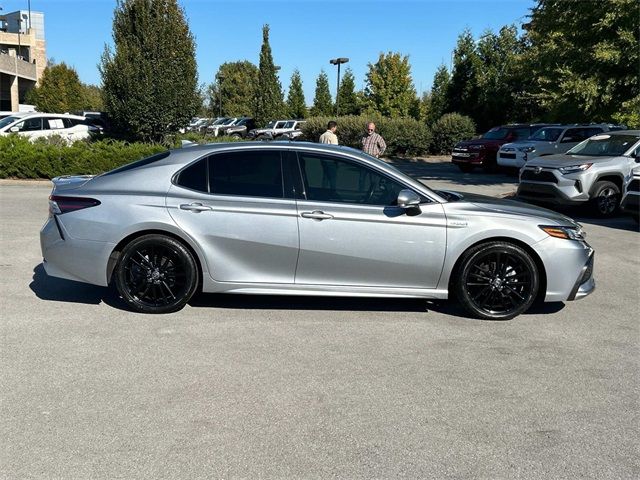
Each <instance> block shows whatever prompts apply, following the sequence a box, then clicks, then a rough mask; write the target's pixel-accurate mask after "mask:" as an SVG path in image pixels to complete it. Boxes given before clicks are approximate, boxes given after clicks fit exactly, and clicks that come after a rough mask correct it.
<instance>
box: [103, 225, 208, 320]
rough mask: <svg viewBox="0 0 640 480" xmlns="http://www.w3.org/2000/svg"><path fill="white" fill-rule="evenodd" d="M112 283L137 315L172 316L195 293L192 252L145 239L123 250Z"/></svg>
mask: <svg viewBox="0 0 640 480" xmlns="http://www.w3.org/2000/svg"><path fill="white" fill-rule="evenodd" d="M115 283H116V288H117V289H118V292H119V293H120V295H121V296H122V298H123V299H124V301H125V302H126V303H127V305H129V307H131V308H132V309H133V310H135V311H137V312H141V313H169V312H175V311H177V310H180V309H181V308H182V307H184V306H185V304H186V303H187V302H188V301H189V300H190V299H191V297H192V296H193V294H194V293H195V292H196V289H197V288H198V267H197V265H196V261H195V259H194V258H193V255H192V254H191V252H190V251H189V250H187V248H185V246H184V245H182V244H181V243H180V242H178V241H177V240H175V239H173V238H171V237H167V236H164V235H157V234H151V235H144V236H142V237H139V238H136V239H135V240H132V241H131V242H130V243H128V244H127V246H125V247H124V249H123V250H122V254H121V255H120V259H119V260H118V264H117V265H116V269H115Z"/></svg>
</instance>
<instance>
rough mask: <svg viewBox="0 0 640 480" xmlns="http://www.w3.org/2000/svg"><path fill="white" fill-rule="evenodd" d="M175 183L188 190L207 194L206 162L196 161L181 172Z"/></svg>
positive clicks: (204, 160)
mask: <svg viewBox="0 0 640 480" xmlns="http://www.w3.org/2000/svg"><path fill="white" fill-rule="evenodd" d="M176 183H177V184H178V185H180V186H181V187H184V188H188V189H189V190H197V191H198V192H205V193H207V192H208V191H209V188H208V187H207V160H206V159H203V160H198V161H197V162H195V163H193V164H191V165H189V166H188V167H187V168H185V169H184V170H182V172H180V175H179V176H178V181H177V182H176Z"/></svg>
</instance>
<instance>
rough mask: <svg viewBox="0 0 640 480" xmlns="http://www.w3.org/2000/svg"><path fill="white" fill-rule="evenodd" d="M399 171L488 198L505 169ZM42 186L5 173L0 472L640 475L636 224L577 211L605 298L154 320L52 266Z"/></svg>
mask: <svg viewBox="0 0 640 480" xmlns="http://www.w3.org/2000/svg"><path fill="white" fill-rule="evenodd" d="M397 165H398V166H399V167H400V168H401V169H403V170H405V171H406V172H408V173H410V174H411V175H414V176H416V177H417V178H419V179H421V180H422V181H425V182H426V183H427V184H429V185H431V186H433V187H435V188H448V189H451V190H462V191H472V192H477V193H484V194H488V195H493V196H503V195H507V194H509V193H510V192H512V191H513V190H514V189H515V182H516V178H515V177H509V176H506V175H504V174H502V173H496V174H485V173H482V172H473V173H467V174H462V173H460V172H459V171H458V169H457V168H455V167H454V166H453V165H451V164H449V163H424V162H409V161H400V162H397ZM49 190H50V185H49V184H48V182H31V183H24V182H8V181H2V182H0V213H1V218H2V229H1V230H0V232H1V233H0V245H1V249H0V269H1V270H0V271H1V272H2V275H0V284H1V291H2V295H1V297H0V299H1V305H0V308H1V310H0V311H1V314H0V318H1V319H2V321H1V322H0V325H1V333H2V336H1V345H0V352H1V361H2V376H1V380H0V381H1V383H0V387H1V391H0V398H1V403H0V409H1V410H0V413H1V415H0V423H1V425H2V436H1V440H0V442H2V449H1V452H2V453H1V454H0V455H1V461H0V478H7V479H14V478H56V479H58V478H61V479H62V478H64V479H66V478H69V479H93V478H105V479H112V478H145V479H146V478H180V479H183V478H228V477H236V478H238V477H239V478H292V477H293V478H327V477H341V478H371V477H376V478H398V477H405V478H516V477H517V478H530V479H540V478H624V479H626V478H638V476H640V461H639V458H640V455H639V452H640V441H639V438H640V435H639V432H638V425H639V422H638V420H639V417H638V412H639V408H638V407H639V398H640V389H639V386H640V376H639V374H638V360H639V358H638V352H639V348H638V347H639V346H640V329H639V325H638V318H639V317H640V316H639V315H638V312H639V307H640V288H639V283H638V279H639V278H640V276H639V273H640V255H639V253H640V235H639V233H638V231H637V228H638V227H637V226H636V225H635V224H634V223H633V221H632V220H631V218H630V217H624V216H620V217H616V218H614V219H612V220H607V221H603V220H598V219H594V218H590V217H589V216H585V214H584V212H581V211H579V210H574V211H571V212H569V213H570V214H571V215H573V216H574V217H577V218H578V219H579V220H580V222H581V223H583V225H584V226H585V229H586V230H587V233H588V241H589V243H590V244H591V245H592V246H593V247H594V248H595V250H596V267H595V275H596V280H597V290H596V291H595V292H594V294H592V295H591V296H589V297H587V298H586V299H584V300H581V301H577V302H568V303H565V304H563V303H559V304H547V305H545V306H542V307H535V308H534V309H533V310H532V311H531V312H529V313H527V314H525V315H521V316H520V317H517V318H516V319H514V320H511V321H506V322H490V321H480V320H474V319H470V318H467V317H466V316H464V314H463V312H462V310H461V309H460V308H458V306H457V305H455V304H454V303H427V302H425V301H419V300H388V299H385V300H380V299H332V298H321V299H318V298H299V297H258V296H255V297H252V296H231V295H201V296H199V297H198V298H196V299H195V300H194V301H192V302H191V304H190V305H188V306H187V307H186V308H185V309H184V310H182V311H180V312H177V313H174V314H170V315H163V316H145V315H141V314H135V313H131V312H129V311H126V310H125V309H124V307H123V304H122V303H121V301H120V300H119V299H118V297H117V295H116V294H114V292H113V291H112V290H109V289H106V288H100V287H94V286H90V285H84V284H79V283H75V282H70V281H65V280H59V279H54V278H50V277H47V276H46V274H45V273H44V270H43V268H42V265H41V256H40V245H39V229H40V227H41V226H42V224H43V223H44V221H45V218H46V216H47V196H48V194H49Z"/></svg>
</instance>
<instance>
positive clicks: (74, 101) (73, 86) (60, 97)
mask: <svg viewBox="0 0 640 480" xmlns="http://www.w3.org/2000/svg"><path fill="white" fill-rule="evenodd" d="M84 99H85V91H84V88H83V85H82V83H81V82H80V79H79V78H78V73H77V72H76V71H75V70H74V69H73V68H71V67H69V66H67V65H66V64H65V63H60V64H58V65H47V67H46V68H45V69H44V72H43V74H42V78H41V79H40V85H39V86H37V87H35V88H33V89H32V90H31V91H30V92H29V93H28V94H27V98H26V100H27V102H28V103H31V104H33V105H35V106H36V108H37V109H38V110H39V111H41V112H51V113H65V112H71V111H74V110H83V109H84V106H85V105H84V104H85V102H84Z"/></svg>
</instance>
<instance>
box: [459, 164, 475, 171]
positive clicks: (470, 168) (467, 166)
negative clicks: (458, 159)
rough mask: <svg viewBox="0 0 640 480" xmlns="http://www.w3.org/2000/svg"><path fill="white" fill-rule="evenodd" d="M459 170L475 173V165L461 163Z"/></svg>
mask: <svg viewBox="0 0 640 480" xmlns="http://www.w3.org/2000/svg"><path fill="white" fill-rule="evenodd" d="M458 168H459V169H460V171H461V172H464V173H469V172H472V171H473V165H471V164H469V163H459V164H458Z"/></svg>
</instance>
